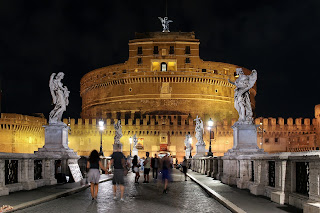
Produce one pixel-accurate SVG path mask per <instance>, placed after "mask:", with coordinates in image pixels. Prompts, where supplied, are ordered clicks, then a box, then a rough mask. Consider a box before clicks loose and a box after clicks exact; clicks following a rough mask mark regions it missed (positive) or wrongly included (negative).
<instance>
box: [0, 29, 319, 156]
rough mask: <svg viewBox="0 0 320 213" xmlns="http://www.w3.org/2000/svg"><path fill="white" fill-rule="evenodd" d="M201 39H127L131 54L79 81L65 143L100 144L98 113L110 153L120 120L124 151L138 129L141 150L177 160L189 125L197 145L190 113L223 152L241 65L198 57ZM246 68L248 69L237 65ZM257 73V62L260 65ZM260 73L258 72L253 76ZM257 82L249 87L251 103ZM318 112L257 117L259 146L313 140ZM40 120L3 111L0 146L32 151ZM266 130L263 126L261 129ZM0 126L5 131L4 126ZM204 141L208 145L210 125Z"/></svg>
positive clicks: (280, 148) (79, 148) (286, 147)
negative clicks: (76, 113)
mask: <svg viewBox="0 0 320 213" xmlns="http://www.w3.org/2000/svg"><path fill="white" fill-rule="evenodd" d="M199 44H200V42H199V40H198V39H196V38H195V34H194V33H193V32H190V33H183V32H170V33H162V32H154V33H137V34H136V37H135V39H134V40H131V41H129V59H128V61H126V62H125V63H123V64H116V65H111V66H107V67H103V68H99V69H96V70H93V71H91V72H89V73H87V74H86V75H84V76H83V78H82V79H81V82H80V95H81V97H82V112H81V117H82V118H81V119H70V120H67V119H64V122H65V123H70V127H71V131H70V135H69V146H70V148H72V149H74V150H75V151H76V152H78V154H79V155H89V153H90V151H91V150H92V149H97V150H99V147H100V133H99V128H98V121H99V120H100V119H103V120H104V121H105V130H104V132H103V134H102V144H103V152H104V153H105V155H110V154H111V153H112V144H113V140H114V139H113V138H114V134H115V133H114V127H113V124H114V123H115V122H117V121H118V120H119V119H120V120H121V124H122V130H123V137H122V138H121V139H120V141H121V143H122V144H123V151H124V153H125V155H129V150H130V143H129V138H130V137H132V136H133V135H134V134H137V137H138V148H139V155H140V156H145V152H147V151H148V152H150V154H152V155H153V154H155V153H158V154H159V153H160V154H161V153H167V152H169V153H170V154H172V155H173V156H175V157H177V158H178V159H179V161H181V159H182V157H183V156H184V154H185V151H184V139H185V135H186V134H188V133H190V134H191V136H192V139H193V144H192V146H193V148H194V149H193V154H194V153H195V150H196V149H195V144H196V142H197V141H196V139H195V137H194V136H195V132H194V129H195V125H194V121H193V120H194V119H195V118H196V116H197V115H198V116H199V117H200V118H201V119H202V120H203V122H204V125H205V126H206V125H207V121H208V120H209V119H210V118H211V119H212V120H213V121H214V127H213V129H212V130H213V131H214V139H212V140H211V142H212V152H213V154H214V155H219V156H220V155H223V154H224V153H225V152H226V151H227V150H228V149H230V148H232V146H233V130H232V129H231V126H232V124H233V123H234V122H235V121H236V120H237V119H238V113H237V111H236V110H235V109H234V87H233V85H231V84H230V83H228V79H230V80H232V81H234V80H235V79H236V76H235V71H236V68H238V67H239V66H236V65H232V64H227V63H221V62H212V61H203V60H202V59H201V58H200V57H199ZM242 69H243V71H244V72H245V74H247V75H248V74H250V72H251V71H250V70H248V69H246V68H243V67H242ZM258 75H259V70H258ZM258 79H259V78H258ZM256 93H257V91H256V86H254V87H253V88H252V89H251V90H250V95H251V97H250V98H251V102H252V108H253V110H254V109H255V95H256ZM315 114H316V117H315V118H314V119H313V120H312V122H310V119H304V120H303V119H301V118H298V119H296V120H295V122H293V119H292V118H290V119H288V120H287V121H285V120H284V119H282V118H279V119H278V120H276V119H275V118H256V119H255V123H256V124H257V125H260V123H262V124H261V131H258V146H259V147H261V145H262V148H263V149H265V151H267V152H285V151H302V150H305V149H306V150H310V149H316V148H317V147H319V143H318V142H317V141H318V136H319V134H320V127H319V123H320V106H319V105H317V106H316V108H315ZM44 123H46V121H45V120H44V119H42V118H35V117H34V118H33V117H31V116H22V115H16V114H2V116H1V119H0V124H1V128H0V152H1V151H4V152H33V151H36V150H37V148H39V147H42V145H43V144H44V129H43V128H42V125H43V124H44ZM263 130H264V131H263ZM3 133H5V134H3ZM204 141H205V143H206V149H208V148H209V141H210V138H209V131H208V130H207V128H205V132H204Z"/></svg>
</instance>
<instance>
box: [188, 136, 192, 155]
mask: <svg viewBox="0 0 320 213" xmlns="http://www.w3.org/2000/svg"><path fill="white" fill-rule="evenodd" d="M189 143H190V155H189V158H192V155H191V150H192V149H191V148H192V146H191V144H192V138H191V137H190V138H189Z"/></svg>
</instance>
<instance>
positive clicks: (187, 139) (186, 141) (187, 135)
mask: <svg viewBox="0 0 320 213" xmlns="http://www.w3.org/2000/svg"><path fill="white" fill-rule="evenodd" d="M190 138H191V135H190V134H186V139H185V140H184V145H185V146H186V149H191V142H190Z"/></svg>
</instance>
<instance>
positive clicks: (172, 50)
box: [169, 46, 174, 55]
mask: <svg viewBox="0 0 320 213" xmlns="http://www.w3.org/2000/svg"><path fill="white" fill-rule="evenodd" d="M169 54H171V55H172V54H174V46H170V50H169Z"/></svg>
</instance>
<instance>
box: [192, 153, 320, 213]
mask: <svg viewBox="0 0 320 213" xmlns="http://www.w3.org/2000/svg"><path fill="white" fill-rule="evenodd" d="M189 161H190V165H191V169H192V170H193V171H195V172H198V173H201V174H204V175H207V176H210V177H213V178H215V179H217V180H221V182H223V183H225V184H228V185H236V186H237V187H238V188H240V189H248V190H250V192H251V193H252V194H254V195H263V196H266V197H269V198H270V199H271V200H272V201H273V202H276V203H279V204H285V203H286V204H290V205H292V206H295V207H298V208H301V209H304V210H306V211H308V212H309V210H310V209H313V208H315V209H317V210H318V211H319V209H320V208H319V206H320V151H309V152H296V153H290V152H284V153H276V154H259V155H258V154H253V155H239V156H224V157H201V158H192V159H190V160H189Z"/></svg>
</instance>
